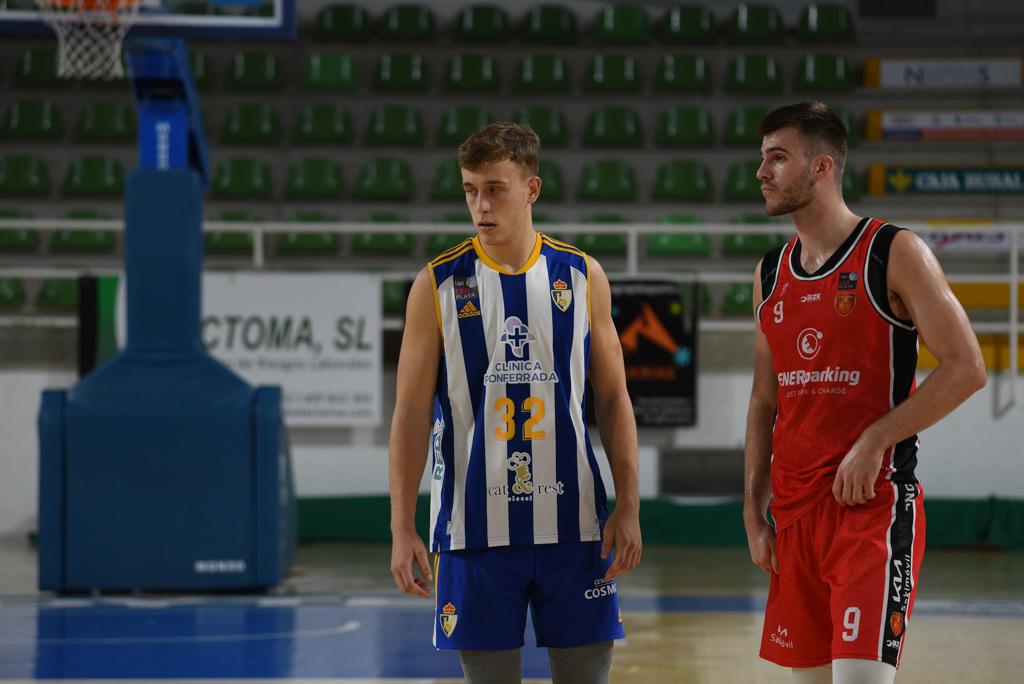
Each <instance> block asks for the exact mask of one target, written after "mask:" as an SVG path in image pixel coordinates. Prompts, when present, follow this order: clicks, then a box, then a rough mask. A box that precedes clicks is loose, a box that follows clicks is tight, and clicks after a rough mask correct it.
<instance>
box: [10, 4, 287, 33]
mask: <svg viewBox="0 0 1024 684" xmlns="http://www.w3.org/2000/svg"><path fill="white" fill-rule="evenodd" d="M51 1H52V0H51ZM139 2H140V4H141V7H140V10H139V16H138V18H137V19H136V20H135V22H134V26H133V27H132V29H131V32H130V34H129V37H132V36H174V37H181V38H200V39H218V38H226V39H235V40H238V39H241V40H245V39H252V40H289V39H294V38H295V37H296V34H297V28H298V16H297V13H296V2H295V0H200V1H196V0H139ZM46 34H50V35H52V34H53V30H52V29H51V28H50V27H49V26H47V25H46V24H45V23H44V22H43V21H42V19H41V15H40V12H39V10H38V8H37V5H36V1H35V0H0V35H46Z"/></svg>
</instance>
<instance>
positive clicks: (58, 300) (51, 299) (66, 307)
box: [35, 278, 78, 311]
mask: <svg viewBox="0 0 1024 684" xmlns="http://www.w3.org/2000/svg"><path fill="white" fill-rule="evenodd" d="M35 306H36V309H38V310H39V311H74V310H75V309H77V308H78V281H77V280H75V279H73V278H48V279H46V280H44V281H43V282H42V284H41V285H40V287H39V293H38V294H37V295H36V301H35Z"/></svg>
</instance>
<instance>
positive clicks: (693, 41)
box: [658, 5, 718, 45]
mask: <svg viewBox="0 0 1024 684" xmlns="http://www.w3.org/2000/svg"><path fill="white" fill-rule="evenodd" d="M658 40H659V41H660V42H662V43H664V44H666V45H713V44H714V43H715V42H716V41H717V40H718V30H717V28H716V27H715V15H713V14H712V13H711V10H709V9H708V8H707V7H704V6H702V5H676V6H675V7H670V8H669V10H668V11H667V12H666V13H665V16H664V17H663V18H662V20H661V22H660V23H659V26H658Z"/></svg>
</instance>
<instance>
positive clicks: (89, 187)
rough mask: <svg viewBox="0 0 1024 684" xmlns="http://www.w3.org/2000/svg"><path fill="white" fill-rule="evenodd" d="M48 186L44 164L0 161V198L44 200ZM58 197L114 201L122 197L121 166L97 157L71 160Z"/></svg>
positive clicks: (23, 157)
mask: <svg viewBox="0 0 1024 684" xmlns="http://www.w3.org/2000/svg"><path fill="white" fill-rule="evenodd" d="M51 188H52V185H51V182H50V168H49V164H47V163H46V160H44V159H41V158H39V157H36V156H33V155H31V154H10V155H6V156H3V157H0V196H5V197H48V196H49V195H50V191H51ZM61 194H62V195H63V196H64V197H69V198H114V197H120V196H121V195H122V194H124V166H123V165H122V164H121V162H119V161H118V160H116V159H113V158H111V157H105V156H100V155H92V156H86V157H81V158H79V159H75V160H73V161H72V162H71V163H70V164H69V165H68V168H67V172H66V173H65V175H64V182H63V184H62V185H61Z"/></svg>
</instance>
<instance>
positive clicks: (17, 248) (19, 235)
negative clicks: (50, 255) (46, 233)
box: [0, 209, 42, 254]
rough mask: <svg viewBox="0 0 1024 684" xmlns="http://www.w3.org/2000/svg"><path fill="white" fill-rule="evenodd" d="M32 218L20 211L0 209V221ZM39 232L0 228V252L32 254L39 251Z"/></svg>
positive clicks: (26, 229)
mask: <svg viewBox="0 0 1024 684" xmlns="http://www.w3.org/2000/svg"><path fill="white" fill-rule="evenodd" d="M16 218H32V215H31V214H29V213H28V212H26V211H23V210H21V209H0V219H16ZM41 242H42V241H41V239H40V237H39V232H38V231H36V230H30V229H28V228H0V252H3V253H8V254H9V253H12V252H17V253H32V252H38V251H39V245H40V243H41Z"/></svg>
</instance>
